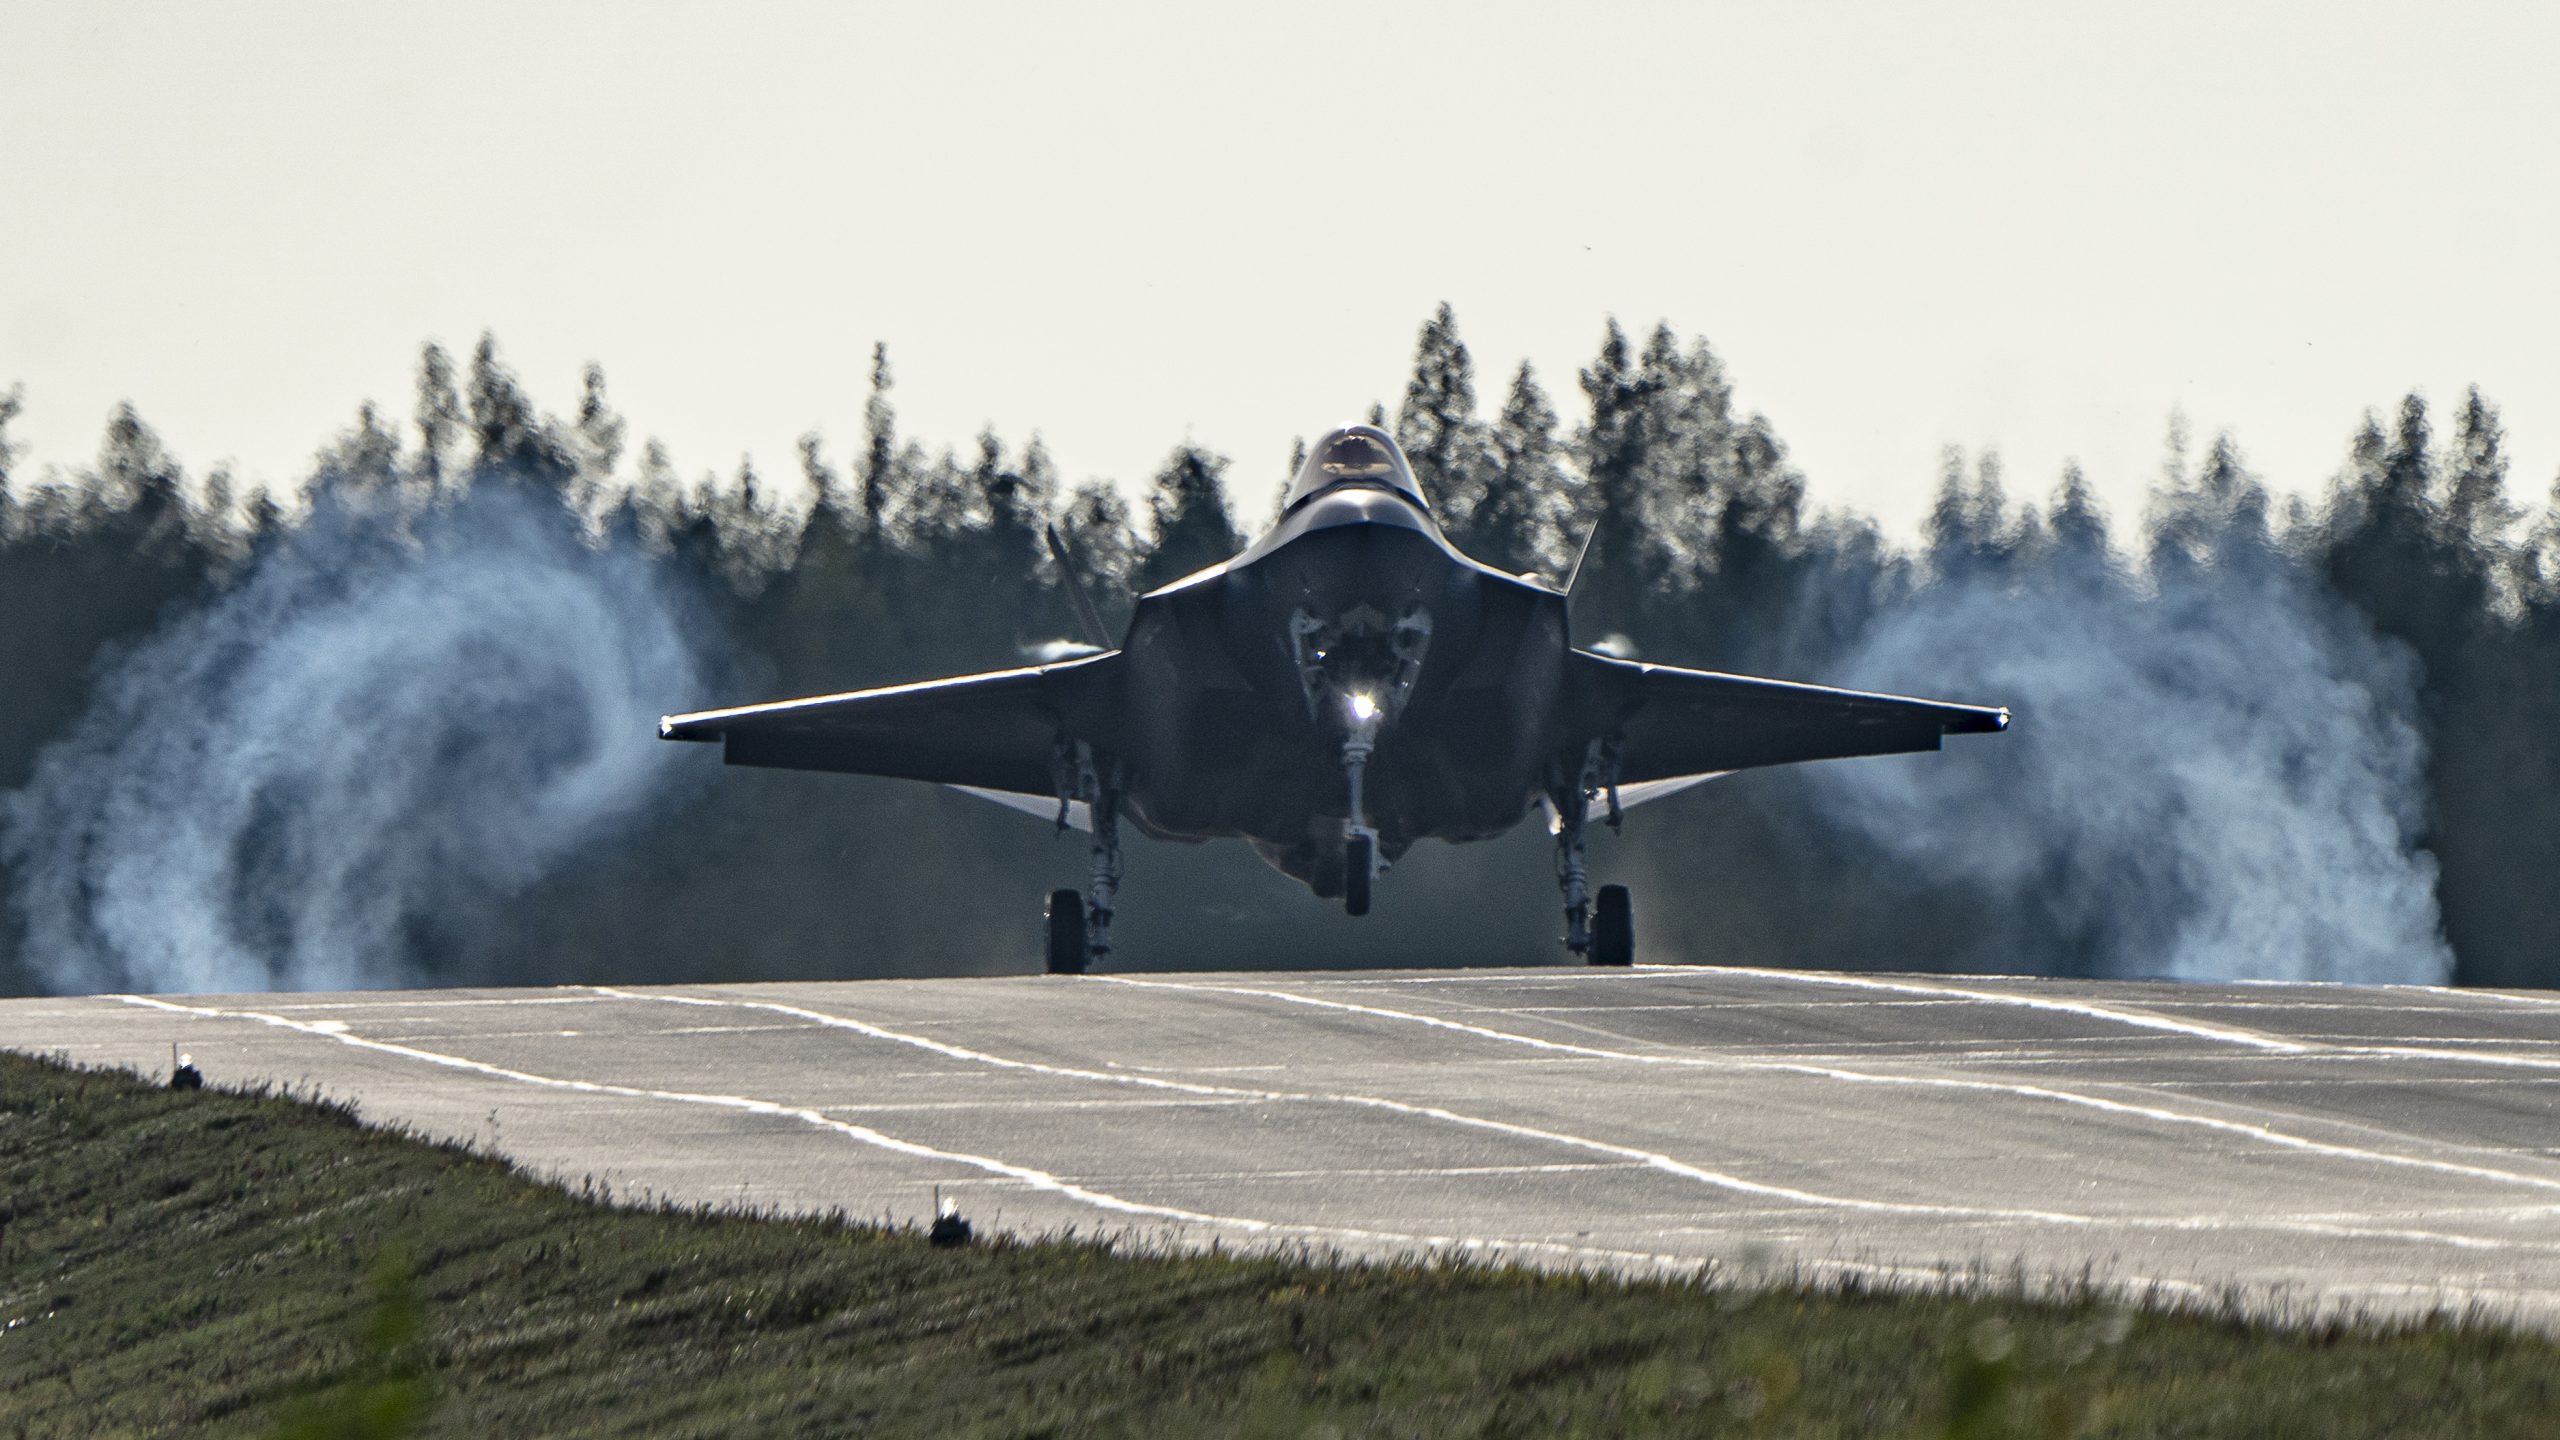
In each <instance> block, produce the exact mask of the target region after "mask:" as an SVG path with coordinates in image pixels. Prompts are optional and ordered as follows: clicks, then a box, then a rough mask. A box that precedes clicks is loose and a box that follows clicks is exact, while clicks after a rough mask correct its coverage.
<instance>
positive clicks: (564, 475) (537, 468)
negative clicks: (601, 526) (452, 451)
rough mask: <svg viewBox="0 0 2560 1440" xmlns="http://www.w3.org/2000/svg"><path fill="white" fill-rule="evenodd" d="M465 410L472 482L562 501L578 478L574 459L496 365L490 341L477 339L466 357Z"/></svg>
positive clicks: (505, 371) (492, 338)
mask: <svg viewBox="0 0 2560 1440" xmlns="http://www.w3.org/2000/svg"><path fill="white" fill-rule="evenodd" d="M470 406H471V435H472V440H473V443H474V446H475V451H474V454H473V456H472V462H471V472H472V478H473V479H474V480H486V479H492V478H498V477H504V478H507V479H512V480H519V481H522V482H524V483H527V484H531V485H535V486H539V487H541V488H543V489H546V490H549V491H551V492H553V493H554V494H557V495H559V496H561V497H562V498H563V500H564V501H565V500H566V499H567V498H568V496H569V489H570V486H571V484H572V483H573V482H574V481H575V480H576V478H577V473H578V466H577V459H576V456H575V455H574V454H573V453H572V452H571V450H570V448H569V445H568V442H567V441H566V440H564V439H563V438H562V437H561V436H560V434H559V432H558V427H556V426H554V425H553V424H552V423H551V422H550V421H549V420H547V419H545V418H544V417H543V416H542V415H541V413H540V412H539V411H537V410H535V408H534V405H533V400H532V398H531V397H529V396H527V395H526V394H525V392H524V387H523V386H522V385H521V384H519V383H517V381H516V377H515V373H514V372H513V371H511V370H509V369H508V368H507V367H506V366H505V365H504V364H503V363H501V362H500V361H499V359H498V341H497V337H496V336H494V335H490V334H486V333H484V334H482V335H481V337H480V344H479V346H478V347H477V348H475V349H474V350H473V351H472V352H471V382H470Z"/></svg>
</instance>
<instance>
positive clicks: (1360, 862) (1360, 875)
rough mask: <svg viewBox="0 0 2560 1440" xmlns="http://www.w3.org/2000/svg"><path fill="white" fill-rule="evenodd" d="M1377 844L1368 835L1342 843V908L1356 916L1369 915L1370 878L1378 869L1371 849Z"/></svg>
mask: <svg viewBox="0 0 2560 1440" xmlns="http://www.w3.org/2000/svg"><path fill="white" fill-rule="evenodd" d="M1376 843H1377V842H1376V841H1373V840H1371V839H1370V838H1369V837H1368V836H1366V835H1354V836H1352V837H1351V838H1350V839H1348V840H1345V841H1343V842H1342V908H1343V909H1344V910H1347V911H1349V912H1350V913H1351V914H1354V915H1366V914H1368V913H1369V878H1370V874H1371V872H1372V871H1374V870H1376V869H1377V865H1376V863H1375V858H1374V853H1373V851H1372V849H1371V847H1372V846H1373V845H1375V844H1376Z"/></svg>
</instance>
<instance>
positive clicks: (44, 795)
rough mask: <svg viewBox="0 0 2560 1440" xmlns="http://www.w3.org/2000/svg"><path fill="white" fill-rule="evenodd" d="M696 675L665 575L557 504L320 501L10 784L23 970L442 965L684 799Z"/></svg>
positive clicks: (173, 974) (241, 983) (425, 970)
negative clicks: (663, 732)
mask: <svg viewBox="0 0 2560 1440" xmlns="http://www.w3.org/2000/svg"><path fill="white" fill-rule="evenodd" d="M697 674H698V667H697V664H696V659H695V656H694V654H693V652H692V650H691V649H690V647H689V646H688V645H687V643H686V640H685V634H684V626H683V624H682V607H681V606H680V604H679V603H678V602H677V601H676V599H675V598H674V597H673V596H671V595H670V594H669V593H668V592H667V590H666V589H665V584H664V582H663V581H662V580H661V578H660V577H659V576H657V575H656V574H655V573H653V571H652V569H651V567H650V566H649V564H648V563H647V561H646V560H645V559H643V558H641V557H638V556H635V555H632V554H629V553H614V552H606V551H600V550H598V549H595V548H593V547H590V546H588V545H586V544H584V543H582V542H581V540H580V539H579V537H578V535H577V533H576V528H575V525H574V523H573V522H572V521H571V520H570V519H569V517H567V516H566V514H565V513H563V512H562V511H561V510H560V508H559V506H558V505H557V503H556V502H554V501H551V500H549V499H548V498H546V497H542V496H539V495H534V494H528V493H525V492H522V491H518V490H514V489H511V488H508V487H504V486H483V487H482V488H481V489H479V490H477V491H475V492H474V493H473V494H472V495H471V496H470V497H469V498H467V499H465V500H462V501H460V502H457V503H454V504H451V505H448V506H445V507H442V508H439V509H437V510H435V511H433V512H431V513H429V514H427V515H425V516H422V517H414V518H413V519H411V520H408V521H398V520H395V519H394V518H393V517H389V516H385V515H382V514H374V513H367V512H366V511H365V510H363V509H362V508H361V507H358V508H348V507H344V506H339V505H334V504H333V505H327V506H324V507H323V508H322V509H321V511H320V512H319V513H318V514H316V515H315V516H314V517H313V518H312V519H311V520H310V521H309V522H307V523H306V524H304V525H303V526H301V527H300V528H298V529H297V530H295V531H293V532H292V533H290V534H289V535H286V536H284V537H282V538H281V539H279V540H277V541H276V542H274V543H272V544H270V545H268V546H266V547H264V548H263V549H262V551H261V553H260V555H259V558H258V559H257V561H256V562H255V564H254V566H253V567H252V568H251V569H250V570H249V572H248V573H247V574H245V575H243V576H241V577H240V578H239V579H238V580H237V581H236V582H235V583H234V584H232V585H231V586H230V587H229V588H228V589H226V590H224V591H223V592H222V593H220V594H219V595H217V596H216V597H215V598H213V599H212V600H211V601H210V602H208V603H206V604H204V605H202V606H201V607H199V608H197V609H194V610H192V611H189V612H186V613H183V614H178V615H175V616H173V617H172V618H170V619H168V620H166V621H165V622H164V623H163V624H162V626H161V627H160V629H159V630H158V631H157V632H156V633H154V634H153V635H151V636H150V637H149V638H148V639H146V640H145V641H143V642H142V643H141V644H139V645H137V646H135V647H134V648H132V649H131V650H129V651H126V652H124V653H123V654H121V655H118V656H115V657H113V658H111V659H110V660H109V662H108V663H107V664H106V666H105V668H104V670H103V671H102V673H101V674H100V676H99V678H98V683H97V686H96V691H95V695H94V698H93V700H92V702H91V704H90V706H89V708H88V710H87V712H86V714H85V715H84V716H83V717H82V719H81V721H80V722H79V724H78V726H77V728H76V729H75V730H74V731H73V732H72V733H71V734H70V735H68V736H67V737H65V738H64V739H62V740H61V741H59V742H56V743H55V744H53V745H52V746H50V747H48V748H47V750H46V751H45V752H44V753H43V754H42V756H41V757H39V760H38V762H37V766H36V769H35V773H34V774H33V776H32V777H31V779H30V780H29V782H28V784H27V785H26V787H25V788H24V789H22V790H20V791H18V792H16V793H14V794H11V795H8V796H6V797H0V858H5V860H6V862H7V864H8V866H9V868H10V870H11V872H12V873H13V875H14V877H15V886H14V893H13V895H12V897H11V899H12V903H13V905H14V907H15V909H16V911H17V916H18V918H19V920H20V921H21V923H22V925H23V927H24V938H25V943H26V947H27V951H26V953H27V957H28V960H29V962H30V963H31V965H32V967H33V969H34V970H35V972H36V974H37V975H38V976H40V977H41V978H42V980H43V981H44V983H46V984H47V985H49V986H50V987H51V988H53V989H54V990H56V991H57V992H95V991H101V990H154V991H196V992H207V991H251V990H270V989H333V988H351V987H366V986H382V985H392V984H399V983H404V982H412V981H417V980H421V979H427V978H432V977H433V975H434V971H435V956H436V952H437V946H438V944H439V937H451V936H453V935H455V934H457V933H460V932H464V931H467V930H468V929H469V928H470V927H471V926H472V925H473V924H475V923H485V920H486V917H487V916H488V915H489V914H490V913H491V912H492V911H493V910H494V909H495V908H496V907H497V906H499V905H500V904H501V903H502V902H503V901H504V900H505V898H506V897H507V896H509V895H512V894H515V893H518V892H520V891H522V890H523V889H524V888H525V887H527V886H529V885H531V884H533V883H535V882H536V881H538V880H540V879H542V878H543V877H544V876H545V875H547V874H549V873H551V872H552V871H553V870H554V869H555V867H558V866H561V865H563V864H566V863H568V862H570V861H571V860H572V859H573V858H574V857H576V856H577V855H578V854H579V853H580V852H581V850H582V848H583V847H587V846H591V845H595V844H597V843H599V842H602V841H604V840H606V839H607V838H608V837H610V836H611V835H612V834H614V833H615V832H616V831H617V829H618V828H619V827H623V826H626V825H629V824H631V823H632V822H633V821H634V820H635V819H636V818H637V817H639V816H640V815H641V814H642V813H643V812H645V811H646V810H648V809H649V808H650V807H651V806H652V804H653V803H654V802H656V801H658V800H659V799H661V798H662V797H663V796H664V795H665V794H666V784H667V781H668V778H669V772H668V766H669V764H670V762H671V760H672V758H673V757H672V756H670V755H669V754H668V753H667V752H668V751H669V750H671V749H672V748H673V747H669V746H664V745H661V744H659V743H658V741H657V740H656V738H655V734H654V725H653V721H654V718H655V716H656V715H657V714H658V712H659V711H660V710H662V709H664V708H665V706H664V705H663V703H661V702H663V701H664V700H665V699H666V697H668V696H670V695H685V694H690V693H694V692H696V691H697V690H698V689H699V686H698V684H697Z"/></svg>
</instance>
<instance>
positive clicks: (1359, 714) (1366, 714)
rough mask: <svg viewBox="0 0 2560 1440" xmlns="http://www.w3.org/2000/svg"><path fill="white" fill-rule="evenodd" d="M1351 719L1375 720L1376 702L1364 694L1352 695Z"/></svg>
mask: <svg viewBox="0 0 2560 1440" xmlns="http://www.w3.org/2000/svg"><path fill="white" fill-rule="evenodd" d="M1351 718H1352V719H1354V720H1375V719H1377V718H1378V702H1377V701H1376V699H1374V698H1372V697H1371V696H1368V695H1365V694H1360V693H1354V694H1353V695H1352V697H1351Z"/></svg>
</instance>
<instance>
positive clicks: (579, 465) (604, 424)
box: [570, 361, 627, 524]
mask: <svg viewBox="0 0 2560 1440" xmlns="http://www.w3.org/2000/svg"><path fill="white" fill-rule="evenodd" d="M626 429H627V427H626V426H625V425H624V424H623V420H622V417H621V416H620V415H618V414H616V413H615V412H614V409H613V405H612V403H611V402H610V401H608V400H607V399H605V393H604V367H603V366H601V365H598V364H596V363H594V362H593V361H590V362H588V364H587V368H586V371H585V373H584V374H582V375H581V376H580V377H579V382H578V423H577V428H576V454H575V456H574V457H573V463H574V465H575V467H576V470H577V480H576V482H575V485H574V486H573V492H572V494H571V497H570V499H571V501H572V503H573V504H574V506H575V507H576V509H577V511H578V513H579V514H580V515H581V516H584V517H587V519H588V521H589V523H591V524H592V523H593V522H594V520H595V518H596V517H597V516H598V515H600V514H601V513H602V511H603V508H604V505H605V497H606V496H607V495H610V494H612V493H613V490H614V467H615V466H617V465H619V464H620V463H621V462H622V441H623V436H624V434H625V433H626Z"/></svg>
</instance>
